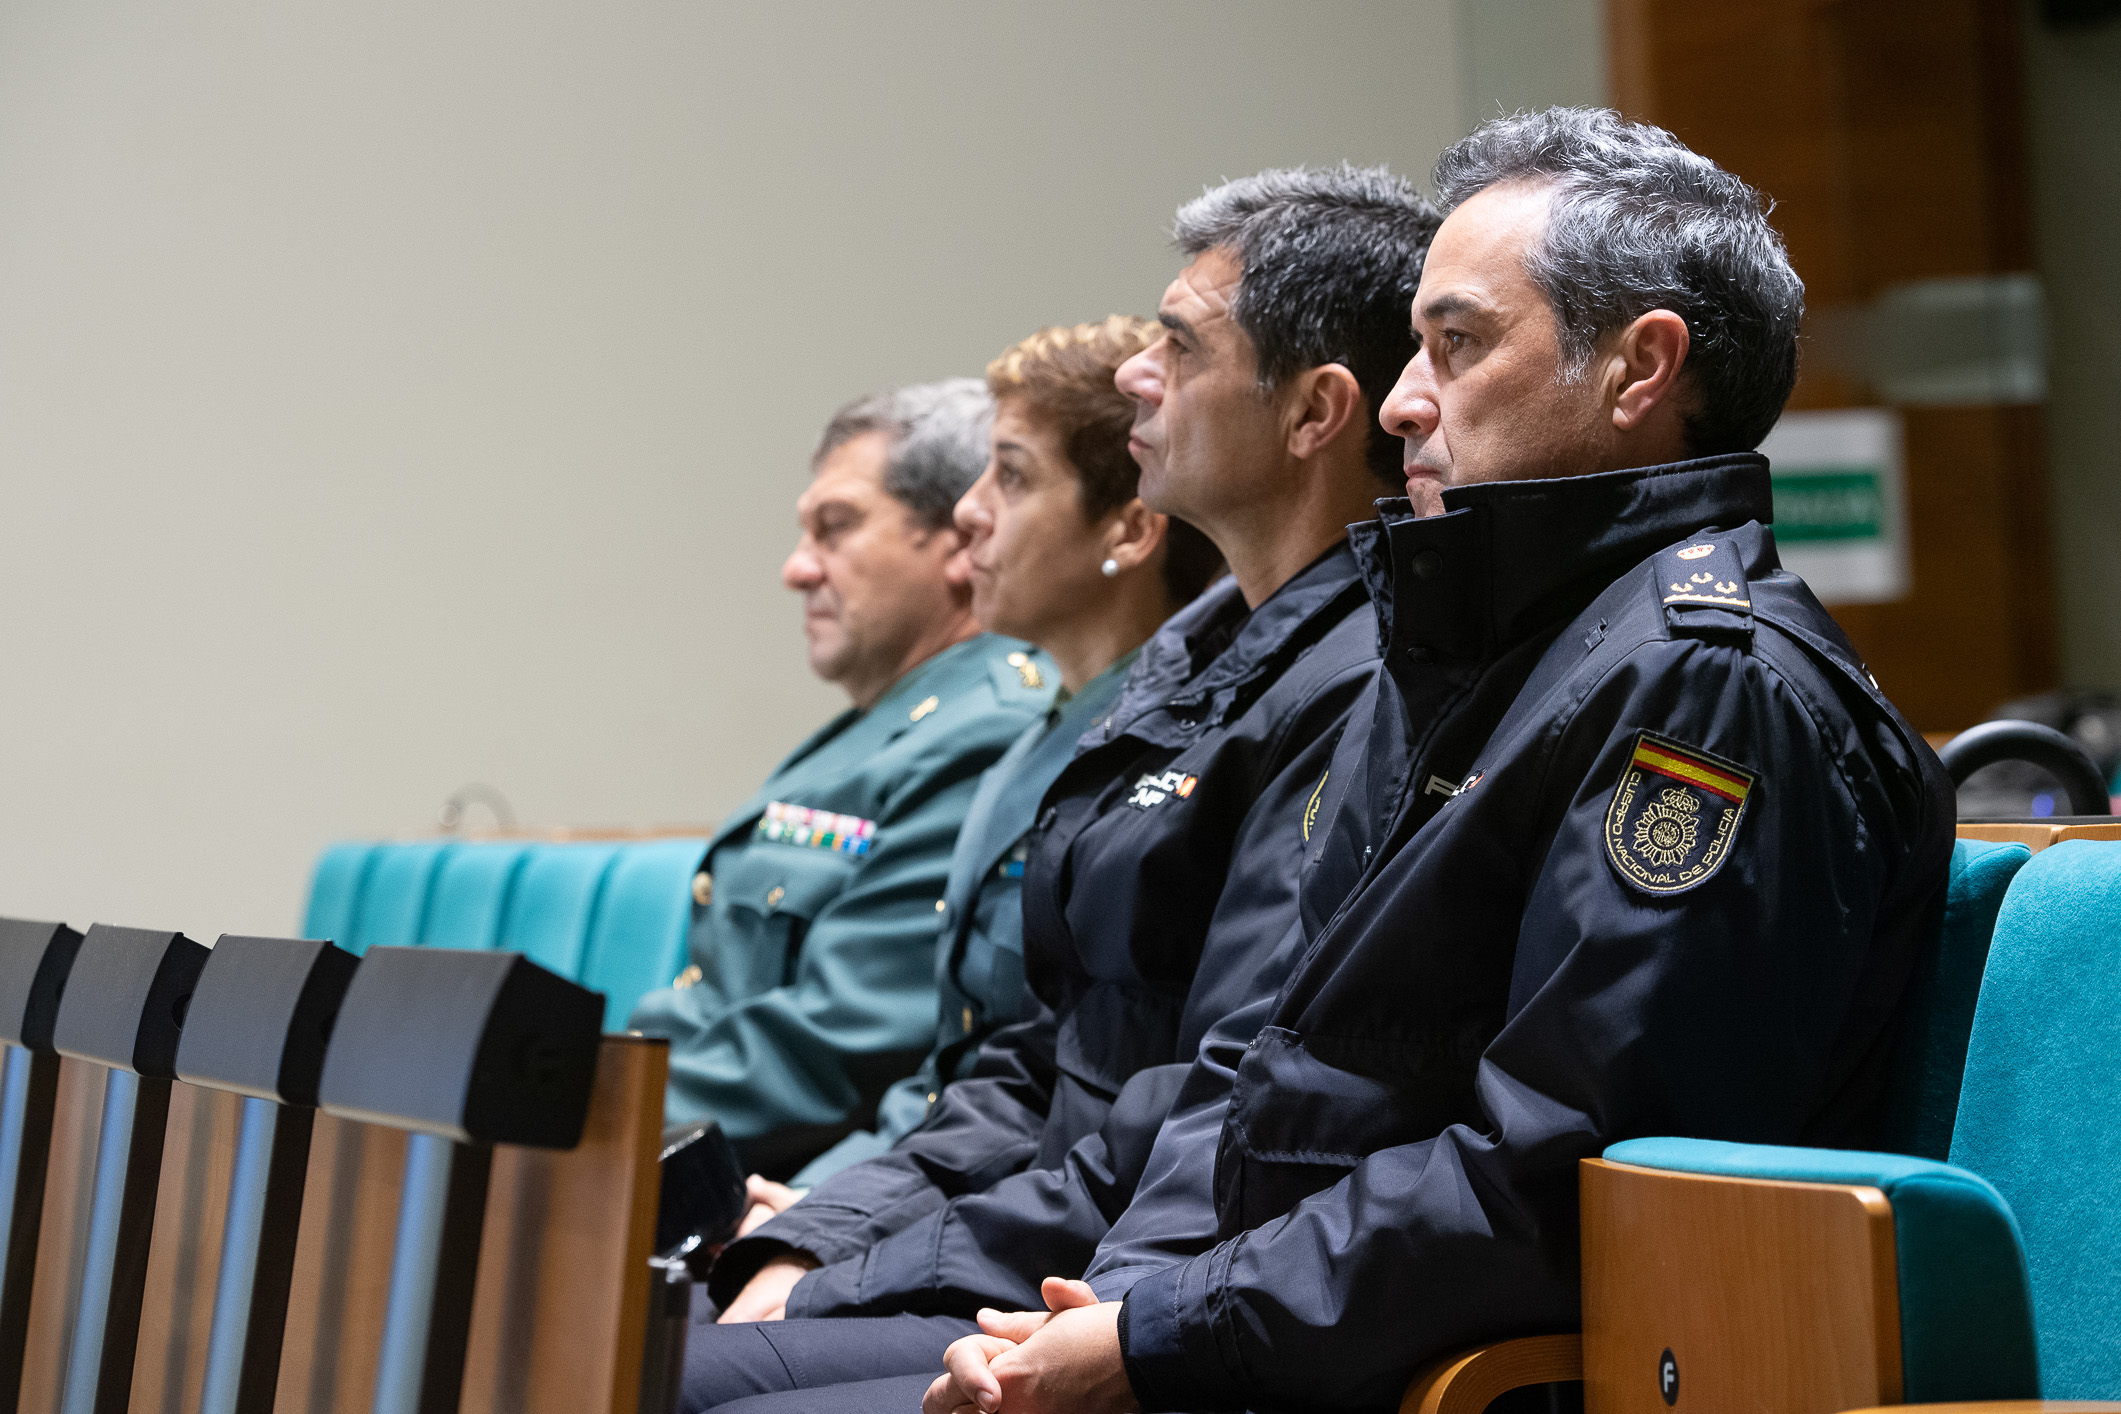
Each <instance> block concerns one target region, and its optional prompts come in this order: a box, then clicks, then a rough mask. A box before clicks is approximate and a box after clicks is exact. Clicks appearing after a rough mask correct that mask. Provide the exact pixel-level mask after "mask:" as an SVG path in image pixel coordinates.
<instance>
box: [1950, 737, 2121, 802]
mask: <svg viewBox="0 0 2121 1414" xmlns="http://www.w3.org/2000/svg"><path fill="white" fill-rule="evenodd" d="M1937 759H1938V760H1939V761H1941V762H1943V763H1944V769H1945V771H1946V772H1948V773H1949V774H1950V776H1951V778H1952V784H1953V785H1955V786H1962V785H1965V784H1966V778H1967V777H1968V776H1971V775H1973V774H1974V772H1976V771H1978V770H1980V769H1981V768H1982V767H1983V766H1993V765H1995V764H1996V763H1997V762H1998V761H2023V762H2025V763H2027V764H2028V765H2032V766H2038V767H2039V768H2040V769H2041V770H2043V771H2046V772H2047V773H2048V774H2049V775H2051V776H2053V777H2054V778H2055V779H2056V780H2058V781H2060V782H2061V783H2062V789H2063V792H2064V793H2065V794H2066V795H2068V797H2069V807H2070V808H2069V813H2070V814H2072V815H2111V814H2112V813H2113V797H2112V796H2110V795H2109V794H2107V786H2106V778H2105V777H2104V776H2102V775H2100V774H2099V766H2098V763H2097V762H2095V761H2093V760H2092V757H2091V753H2090V752H2088V751H2086V750H2085V749H2084V748H2083V746H2081V745H2079V744H2078V743H2077V741H2076V740H2075V739H2074V738H2072V737H2070V736H2068V735H2067V734H2065V733H2063V732H2058V731H2056V730H2055V729H2054V728H2053V727H2049V726H2042V725H2041V724H2040V723H2038V722H2020V721H2011V720H2004V721H1997V722H1983V723H1982V724H1981V725H1980V726H1977V727H1968V728H1967V729H1966V730H1965V731H1963V732H1961V733H1959V735H1957V736H1955V737H1953V738H1952V739H1951V740H1950V741H1948V742H1946V743H1945V744H1944V747H1943V749H1942V750H1940V751H1939V752H1938V753H1937Z"/></svg>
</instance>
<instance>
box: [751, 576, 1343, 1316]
mask: <svg viewBox="0 0 2121 1414" xmlns="http://www.w3.org/2000/svg"><path fill="white" fill-rule="evenodd" d="M1376 661H1377V634H1376V628H1375V621H1374V619H1373V617H1372V615H1371V612H1370V607H1369V602H1368V599H1367V597H1366V595H1365V593H1364V590H1363V585H1362V581H1361V578H1360V575H1359V573H1358V570H1357V567H1356V563H1355V558H1354V555H1353V553H1352V551H1351V550H1350V549H1349V547H1348V546H1347V545H1345V544H1342V545H1339V546H1337V547H1335V548H1334V549H1333V550H1332V551H1330V552H1328V553H1327V554H1325V555H1323V556H1321V557H1320V558H1319V559H1318V560H1317V561H1315V562H1314V563H1313V564H1312V565H1310V566H1309V567H1308V568H1306V569H1305V570H1303V571H1302V572H1301V573H1299V574H1298V575H1296V576H1295V577H1294V578H1292V579H1291V580H1290V581H1289V582H1288V583H1287V584H1285V585H1283V586H1282V587H1281V588H1280V589H1279V590H1277V591H1276V592H1275V593H1274V594H1273V595H1271V596H1270V597H1269V598H1268V599H1267V601H1266V602H1265V603H1263V604H1261V605H1260V606H1259V607H1258V608H1257V609H1256V610H1248V609H1247V608H1246V605H1245V603H1244V600H1243V598H1242V597H1241V596H1240V595H1239V593H1238V591H1237V588H1236V586H1235V584H1234V583H1231V582H1228V581H1225V582H1224V583H1222V584H1219V585H1216V586H1213V587H1211V588H1210V589H1209V590H1208V591H1207V592H1206V593H1205V594H1204V595H1202V596H1201V598H1200V599H1198V600H1196V601H1195V602H1194V603H1193V604H1192V605H1190V606H1189V607H1188V608H1186V609H1184V610H1182V611H1181V612H1180V613H1179V614H1177V615H1176V616H1174V617H1173V618H1172V619H1171V620H1170V621H1169V622H1168V623H1167V624H1166V625H1165V626H1164V627H1163V628H1162V629H1160V630H1158V632H1157V634H1156V635H1155V636H1154V637H1153V638H1152V639H1151V640H1150V642H1149V643H1148V645H1146V646H1145V647H1144V649H1143V650H1142V655H1141V657H1140V659H1139V660H1138V661H1137V662H1136V663H1135V666H1134V671H1133V673H1132V674H1131V675H1130V677H1129V679H1128V682H1127V685H1126V687H1125V688H1124V689H1123V690H1122V692H1121V694H1120V698H1119V701H1118V702H1117V703H1116V704H1115V705H1114V707H1113V709H1112V711H1111V712H1110V713H1109V714H1108V715H1107V717H1106V718H1105V721H1104V723H1103V724H1102V725H1101V726H1100V727H1099V728H1097V729H1096V730H1094V731H1093V732H1091V733H1090V734H1089V735H1087V736H1085V737H1084V739H1083V742H1082V747H1081V750H1080V752H1079V754H1078V755H1077V756H1076V758H1075V760H1074V761H1072V762H1071V763H1070V764H1069V765H1068V767H1067V768H1066V769H1065V770H1064V771H1063V772H1062V773H1061V775H1060V777H1059V779H1058V780H1056V781H1055V783H1054V784H1053V786H1052V787H1051V789H1050V790H1049V791H1048V793H1047V796H1046V801H1045V806H1044V808H1043V809H1042V811H1041V813H1040V816H1039V821H1038V828H1037V830H1036V831H1035V833H1034V836H1033V842H1032V846H1031V850H1030V855H1029V860H1028V864H1027V869H1026V873H1025V876H1024V887H1023V901H1024V959H1025V971H1026V979H1027V982H1028V985H1029V988H1030V991H1031V993H1032V996H1033V999H1034V1004H1033V1005H1032V1007H1031V1008H1030V1010H1029V1011H1028V1012H1027V1013H1026V1019H1025V1020H1024V1021H1022V1022H1019V1023H1018V1024H1017V1025H1015V1026H1012V1027H1007V1028H1004V1029H1003V1030H1002V1031H1000V1032H998V1033H996V1035H995V1036H994V1037H993V1038H992V1039H991V1040H989V1041H988V1042H987V1043H986V1044H985V1045H984V1046H983V1047H981V1050H980V1056H979V1060H978V1062H977V1064H976V1066H975V1068H974V1071H973V1074H972V1075H971V1076H970V1077H969V1078H966V1079H963V1080H959V1081H957V1082H956V1083H954V1084H952V1085H950V1086H949V1087H948V1088H947V1089H945V1090H944V1091H943V1092H942V1095H941V1097H940V1099H939V1100H938V1101H937V1103H936V1104H935V1106H934V1108H933V1110H932V1111H931V1112H930V1115H929V1118H928V1120H927V1121H926V1123H924V1124H923V1125H922V1126H921V1127H920V1128H918V1129H916V1130H915V1131H914V1132H913V1133H911V1134H909V1135H907V1136H906V1137H905V1138H904V1139H902V1140H900V1141H899V1143H898V1144H897V1145H896V1146H895V1147H894V1148H893V1149H892V1150H891V1151H890V1152H889V1153H887V1154H884V1155H881V1156H879V1157H877V1158H874V1159H870V1160H867V1161H865V1162H863V1163H859V1164H856V1165H854V1166H853V1167H851V1168H848V1169H846V1170H844V1171H842V1172H841V1173H839V1174H837V1175H834V1176H833V1177H832V1178H830V1179H828V1180H826V1182H824V1183H823V1184H821V1185H820V1186H818V1187H817V1188H815V1189H813V1190H812V1191H811V1192H810V1193H809V1194H808V1195H807V1196H806V1197H805V1198H804V1199H803V1201H801V1202H800V1203H797V1204H796V1205H795V1206H793V1207H791V1208H789V1209H788V1210H787V1211H785V1212H783V1213H781V1214H780V1215H779V1216H777V1217H775V1218H774V1219H772V1220H771V1221H770V1222H768V1223H766V1224H764V1225H763V1226H761V1227H760V1228H759V1229H758V1230H757V1231H756V1232H754V1233H753V1234H752V1235H751V1236H750V1237H748V1238H746V1239H744V1240H742V1241H739V1242H737V1243H734V1244H732V1245H731V1246H730V1248H729V1249H728V1250H727V1251H725V1252H724V1253H723V1254H722V1256H721V1258H720V1260H719V1261H718V1262H717V1263H716V1265H715V1269H714V1273H713V1276H712V1278H711V1283H710V1292H711V1294H712V1295H713V1297H714V1299H715V1300H716V1301H717V1302H718V1303H720V1304H723V1305H726V1304H727V1303H728V1302H729V1300H730V1299H732V1298H733V1297H734V1295H735V1294H736V1292H737V1291H738V1290H740V1289H741V1288H742V1285H743V1283H744V1282H745V1281H747V1280H749V1279H750V1277H751V1275H752V1273H754V1272H755V1271H757V1269H758V1268H759V1266H760V1265H761V1264H763V1262H764V1261H765V1260H767V1259H768V1258H769V1257H771V1256H772V1255H774V1254H775V1253H777V1252H781V1251H786V1250H788V1249H790V1248H795V1249H800V1250H802V1251H806V1252H809V1253H811V1254H812V1255H814V1256H815V1257H817V1258H818V1259H819V1260H820V1261H821V1262H823V1263H824V1266H823V1267H822V1269H821V1270H818V1271H815V1272H812V1273H810V1274H808V1275H807V1276H805V1277H804V1278H803V1280H802V1281H801V1282H800V1283H799V1284H798V1285H797V1286H796V1288H795V1290H794V1291H793V1292H792V1293H791V1295H790V1297H789V1301H788V1307H787V1313H788V1315H789V1316H790V1317H791V1318H796V1317H802V1316H836V1315H854V1314H885V1313H892V1312H900V1311H917V1312H924V1313H951V1314H966V1315H969V1314H971V1312H972V1311H974V1310H976V1309H978V1307H979V1306H982V1305H988V1304H993V1303H995V1302H997V1301H1008V1302H1011V1303H1014V1304H1021V1301H1022V1293H1023V1292H1024V1291H1026V1290H1028V1291H1029V1292H1030V1293H1031V1298H1032V1299H1033V1300H1034V1301H1035V1300H1036V1293H1037V1288H1038V1280H1039V1278H1040V1277H1041V1276H1043V1275H1045V1274H1047V1273H1049V1272H1052V1271H1055V1270H1067V1271H1071V1272H1072V1271H1080V1270H1082V1268H1083V1267H1084V1266H1085V1265H1086V1264H1087V1262H1088V1260H1089V1258H1090V1256H1091V1255H1092V1254H1093V1253H1094V1251H1095V1248H1096V1244H1097V1242H1098V1240H1099V1238H1101V1237H1102V1236H1103V1235H1104V1232H1105V1229H1106V1226H1107V1224H1108V1222H1109V1217H1108V1216H1106V1215H1105V1212H1116V1211H1118V1210H1119V1209H1120V1208H1121V1207H1124V1205H1125V1196H1124V1195H1115V1194H1114V1193H1113V1192H1112V1191H1111V1184H1112V1183H1113V1182H1115V1181H1117V1179H1116V1178H1115V1175H1117V1174H1123V1175H1125V1176H1126V1182H1127V1183H1128V1184H1129V1185H1130V1187H1129V1189H1128V1191H1129V1192H1131V1182H1132V1180H1133V1178H1134V1177H1136V1176H1138V1175H1139V1173H1140V1172H1141V1170H1142V1167H1143V1165H1144V1163H1145V1162H1146V1159H1147V1153H1148V1146H1149V1143H1150V1141H1151V1140H1153V1138H1154V1136H1155V1134H1156V1132H1157V1127H1158V1123H1159V1121H1160V1120H1161V1119H1162V1118H1163V1115H1164V1112H1165V1110H1166V1109H1167V1108H1168V1106H1169V1104H1170V1101H1171V1098H1172V1096H1173V1095H1174V1094H1175V1093H1176V1091H1177V1087H1178V1083H1179V1082H1180V1081H1181V1080H1182V1079H1183V1078H1184V1076H1185V1074H1186V1069H1187V1067H1186V1065H1185V1064H1184V1063H1185V1062H1190V1060H1191V1059H1192V1058H1193V1056H1194V1055H1195V1054H1196V1053H1197V1051H1198V1049H1199V1047H1200V1043H1201V1040H1202V1038H1203V1036H1204V1035H1205V1034H1206V1032H1207V1030H1208V1028H1209V1027H1210V1026H1211V1025H1213V1024H1214V1023H1215V1022H1216V1021H1218V1020H1219V1019H1220V1018H1222V1017H1223V1016H1224V1015H1225V1014H1226V1013H1228V1012H1230V1011H1232V1010H1234V1009H1235V1008H1237V1007H1238V1006H1239V1005H1241V1004H1242V1003H1243V1002H1245V1001H1246V1000H1248V999H1249V998H1250V996H1251V995H1252V993H1253V992H1254V991H1255V990H1256V989H1257V987H1258V986H1259V979H1260V977H1261V975H1262V970H1263V969H1264V968H1265V967H1266V966H1267V965H1268V963H1269V960H1270V959H1271V957H1272V956H1273V955H1274V953H1275V950H1276V945H1277V944H1278V943H1279V942H1280V941H1281V937H1282V934H1283V932H1284V927H1285V921H1286V920H1287V919H1288V918H1289V917H1291V916H1293V913H1294V908H1295V902H1294V900H1295V893H1296V889H1297V880H1298V875H1299V873H1300V870H1301V868H1302V865H1303V859H1304V831H1305V827H1306V810H1307V807H1310V806H1311V805H1312V804H1313V797H1314V796H1315V795H1316V794H1317V792H1318V787H1319V784H1320V781H1321V780H1322V778H1323V777H1324V775H1325V771H1326V764H1327V761H1328V759H1329V757H1330V755H1331V753H1332V750H1333V746H1334V743H1335V741H1336V740H1337V737H1338V735H1339V732H1340V729H1341V727H1342V725H1343V723H1344V722H1345V721H1346V718H1347V714H1348V711H1349V708H1350V706H1351V705H1352V703H1353V702H1354V701H1355V699H1356V698H1357V696H1358V695H1359V694H1360V693H1361V692H1362V690H1363V688H1364V686H1365V684H1366V683H1367V681H1368V680H1369V678H1370V676H1371V674H1372V670H1373V669H1374V667H1375V665H1376ZM1113 1125H1116V1126H1117V1127H1118V1129H1119V1130H1120V1131H1121V1132H1123V1133H1126V1134H1130V1135H1134V1136H1138V1137H1139V1152H1137V1153H1132V1154H1123V1155H1121V1156H1119V1157H1118V1158H1117V1159H1114V1160H1111V1161H1110V1162H1109V1163H1108V1162H1106V1156H1105V1155H1104V1154H1103V1153H1102V1151H1101V1150H1099V1149H1098V1146H1097V1145H1096V1144H1095V1143H1094V1141H1095V1139H1096V1137H1097V1135H1098V1133H1099V1131H1100V1130H1101V1129H1103V1128H1107V1127H1110V1126H1113ZM1080 1141H1093V1142H1090V1143H1088V1144H1087V1145H1083V1144H1081V1143H1080ZM1071 1151H1076V1152H1071ZM1086 1153H1087V1154H1090V1155H1091V1156H1092V1157H1093V1159H1094V1160H1095V1161H1096V1162H1095V1163H1094V1165H1093V1167H1094V1168H1096V1169H1098V1170H1099V1171H1097V1172H1089V1173H1086V1172H1085V1171H1084V1168H1083V1161H1084V1155H1085V1154H1086ZM1086 1194H1087V1195H1088V1197H1089V1202H1088V1203H1087V1205H1086V1204H1085V1202H1084V1197H1085V1195H1086ZM1100 1206H1101V1207H1102V1208H1103V1209H1104V1210H1105V1212H1100V1211H1098V1209H1099V1208H1100ZM1025 1231H1030V1232H1032V1233H1034V1234H1035V1235H1036V1238H1035V1240H1034V1241H1031V1242H1021V1241H1019V1240H1017V1239H1018V1234H1020V1233H1022V1232H1025ZM1056 1264H1060V1265H1058V1266H1057V1265H1056Z"/></svg>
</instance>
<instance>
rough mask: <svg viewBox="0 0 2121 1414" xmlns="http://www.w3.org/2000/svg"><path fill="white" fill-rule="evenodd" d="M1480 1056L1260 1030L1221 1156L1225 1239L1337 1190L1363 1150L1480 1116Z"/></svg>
mask: <svg viewBox="0 0 2121 1414" xmlns="http://www.w3.org/2000/svg"><path fill="white" fill-rule="evenodd" d="M1477 1062H1478V1050H1477V1048H1474V1049H1472V1050H1470V1051H1468V1050H1467V1048H1466V1047H1463V1046H1459V1045H1455V1044H1431V1043H1423V1042H1420V1041H1410V1040H1399V1039H1390V1040H1388V1039H1373V1038H1360V1037H1337V1036H1336V1037H1303V1036H1299V1035H1297V1034H1296V1033H1295V1032H1293V1031H1288V1030H1284V1029H1282V1028H1281V1027H1275V1026H1270V1027H1268V1028H1267V1029H1266V1030H1264V1031H1262V1032H1260V1034H1259V1037H1258V1039H1257V1040H1255V1041H1254V1042H1253V1043H1252V1045H1251V1047H1250V1048H1249V1049H1247V1050H1246V1052H1245V1056H1244V1059H1243V1060H1242V1061H1241V1062H1239V1064H1238V1068H1237V1080H1236V1084H1235V1085H1234V1087H1233V1088H1232V1091H1231V1096H1230V1120H1229V1123H1228V1124H1226V1125H1225V1126H1224V1128H1223V1138H1222V1145H1221V1149H1220V1152H1219V1153H1218V1154H1217V1155H1216V1162H1215V1188H1216V1195H1217V1203H1216V1207H1217V1210H1218V1211H1219V1212H1221V1213H1222V1214H1223V1225H1224V1227H1225V1228H1226V1229H1227V1230H1226V1231H1225V1233H1224V1236H1226V1237H1227V1236H1234V1235H1235V1234H1236V1233H1237V1232H1240V1231H1243V1230H1245V1229H1248V1228H1254V1227H1258V1226H1259V1225H1260V1224H1262V1223H1265V1222H1270V1221H1272V1220H1273V1219H1275V1218H1277V1217H1280V1216H1281V1215H1282V1214H1284V1213H1286V1212H1288V1211H1289V1210H1290V1209H1291V1208H1293V1207H1295V1206H1296V1205H1297V1204H1298V1203H1300V1202H1302V1201H1303V1200H1304V1199H1305V1198H1308V1197H1310V1196H1311V1195H1312V1194H1313V1193H1318V1192H1322V1191H1324V1190H1325V1189H1328V1188H1331V1187H1332V1186H1333V1185H1334V1184H1336V1183H1338V1182H1340V1180H1341V1179H1342V1178H1343V1177H1344V1176H1346V1174H1347V1173H1348V1172H1349V1171H1350V1170H1351V1169H1353V1168H1354V1167H1355V1166H1356V1165H1357V1164H1358V1163H1360V1162H1361V1161H1362V1160H1363V1158H1364V1157H1365V1156H1366V1155H1369V1154H1373V1153H1375V1152H1377V1151H1378V1150H1380V1149H1388V1148H1391V1147H1393V1146H1395V1145H1399V1144H1411V1143H1413V1142H1415V1141H1417V1140H1421V1139H1428V1138H1433V1137H1434V1136H1435V1135H1436V1134H1438V1133H1440V1132H1442V1130H1443V1129H1444V1128H1445V1127H1446V1126H1447V1125H1450V1124H1453V1123H1459V1122H1470V1121H1472V1120H1473V1119H1475V1118H1476V1117H1477V1109H1476V1107H1475V1105H1474V1103H1473V1093H1472V1079H1473V1073H1474V1069H1475V1066H1476V1065H1477Z"/></svg>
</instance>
